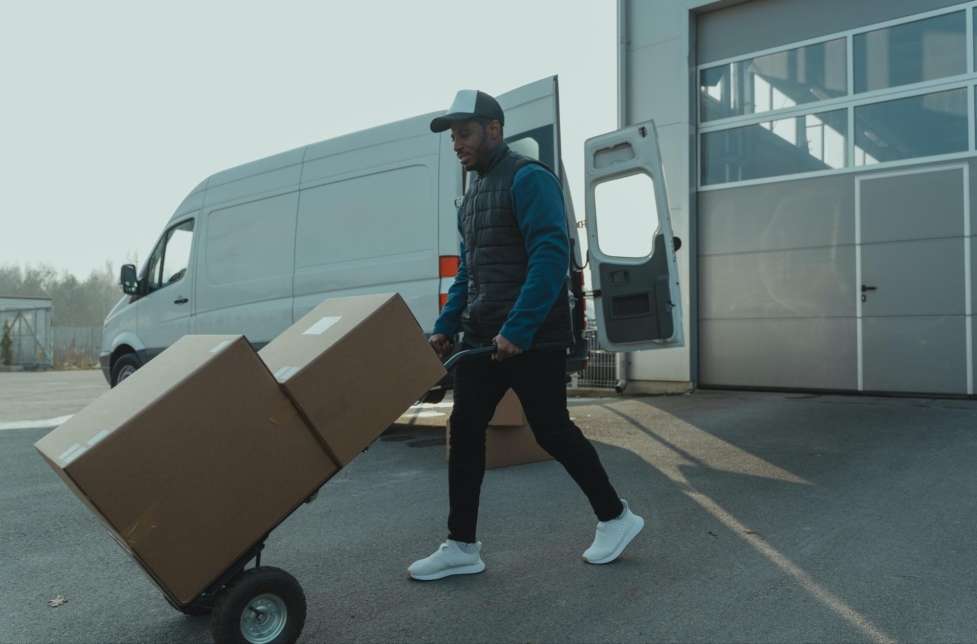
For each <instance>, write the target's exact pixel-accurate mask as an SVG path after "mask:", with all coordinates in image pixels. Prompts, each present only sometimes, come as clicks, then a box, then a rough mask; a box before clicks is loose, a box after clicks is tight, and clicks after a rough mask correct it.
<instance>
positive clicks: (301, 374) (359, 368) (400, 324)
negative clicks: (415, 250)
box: [260, 294, 445, 465]
mask: <svg viewBox="0 0 977 644" xmlns="http://www.w3.org/2000/svg"><path fill="white" fill-rule="evenodd" d="M260 356H261V358H262V359H263V360H264V361H265V363H266V364H267V365H268V368H269V369H270V370H271V372H272V373H273V374H275V377H276V378H277V379H278V381H279V382H281V383H282V387H283V388H284V390H285V391H286V392H287V393H288V395H289V396H290V397H291V399H292V400H293V401H294V402H295V404H296V406H297V407H298V408H299V409H300V411H301V412H302V413H303V414H304V415H305V417H306V418H308V420H309V423H310V424H311V425H312V427H314V428H315V430H316V431H317V432H318V433H319V435H320V436H321V437H322V439H323V441H324V442H325V443H326V444H327V445H328V446H329V448H330V451H331V453H332V454H334V455H335V457H336V459H337V460H338V461H339V462H340V463H342V464H343V465H345V464H346V463H348V462H349V461H351V460H352V459H353V458H355V457H356V456H357V455H358V454H359V453H360V452H362V451H363V450H364V449H365V448H366V447H368V446H369V445H370V444H371V443H372V442H373V441H374V440H376V439H377V437H379V436H380V434H382V433H383V431H384V430H385V429H386V428H387V427H389V426H390V425H391V424H392V423H393V422H394V421H395V420H397V418H398V417H399V416H400V415H401V414H402V413H403V412H404V410H405V409H407V408H408V407H410V406H411V405H412V404H414V403H415V402H416V401H417V400H418V399H419V398H420V397H421V396H422V395H423V394H424V392H426V391H427V390H428V389H430V388H431V387H432V386H434V385H435V384H437V382H438V381H439V380H441V378H442V377H444V375H445V371H444V367H443V366H442V365H441V361H440V360H438V357H437V355H436V354H435V353H434V350H433V349H432V348H431V347H430V345H429V344H428V342H427V340H426V339H425V337H424V333H423V331H422V330H421V327H420V326H419V325H418V324H417V320H415V319H414V316H413V314H412V313H411V312H410V309H409V308H408V307H407V304H406V303H405V302H404V300H403V299H402V298H401V297H400V295H397V294H377V295H360V296H354V297H344V298H334V299H329V300H326V301H325V302H323V303H322V304H320V305H319V306H317V307H316V308H314V309H313V310H312V311H311V312H309V313H308V314H307V315H305V316H304V317H303V318H302V319H300V320H299V321H298V322H296V323H295V324H293V325H292V326H291V327H290V328H289V329H288V330H286V331H285V332H284V333H282V334H281V335H279V336H278V337H277V338H275V339H274V340H273V341H272V342H270V343H269V344H268V345H267V346H265V347H264V348H263V349H262V350H261V351H260Z"/></svg>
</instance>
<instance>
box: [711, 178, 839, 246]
mask: <svg viewBox="0 0 977 644" xmlns="http://www.w3.org/2000/svg"><path fill="white" fill-rule="evenodd" d="M854 194H855V193H854V181H853V180H852V177H851V176H837V177H823V178H819V179H811V180H805V181H789V182H782V183H770V184H763V185H758V186H749V187H744V188H732V189H728V190H715V191H704V192H700V193H699V202H698V207H699V254H700V255H716V254H724V253H743V252H753V251H770V250H787V249H793V248H814V247H819V246H837V245H845V244H854V243H855V224H854V221H855V220H854V211H855V208H854Z"/></svg>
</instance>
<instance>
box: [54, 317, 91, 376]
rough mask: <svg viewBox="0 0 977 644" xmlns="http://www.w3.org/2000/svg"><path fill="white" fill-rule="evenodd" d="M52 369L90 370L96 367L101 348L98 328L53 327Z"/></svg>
mask: <svg viewBox="0 0 977 644" xmlns="http://www.w3.org/2000/svg"><path fill="white" fill-rule="evenodd" d="M51 335H52V336H53V337H54V367H55V368H56V369H63V368H71V367H74V368H80V369H90V368H93V367H97V366H98V354H99V351H100V349H101V347H102V327H100V326H53V327H51Z"/></svg>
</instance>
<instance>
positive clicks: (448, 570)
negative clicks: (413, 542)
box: [407, 539, 485, 581]
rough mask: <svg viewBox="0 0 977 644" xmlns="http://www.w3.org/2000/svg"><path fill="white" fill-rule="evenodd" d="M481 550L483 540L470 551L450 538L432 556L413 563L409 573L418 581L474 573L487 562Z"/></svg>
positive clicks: (483, 567) (482, 568)
mask: <svg viewBox="0 0 977 644" xmlns="http://www.w3.org/2000/svg"><path fill="white" fill-rule="evenodd" d="M481 550H482V542H481V541H479V542H478V543H476V544H475V547H474V548H473V549H472V551H471V552H470V553H469V552H465V551H464V550H462V549H461V548H460V547H459V546H458V542H457V541H452V540H451V539H448V540H447V541H445V542H444V543H442V544H441V545H440V546H439V547H438V549H437V550H435V551H434V554H432V555H431V556H430V557H426V558H424V559H421V560H419V561H415V562H414V563H412V564H411V565H410V567H409V568H408V569H407V573H408V574H409V575H410V577H411V579H417V580H418V581H434V580H435V579H443V578H445V577H450V576H451V575H474V574H475V573H479V572H482V571H483V570H485V562H483V561H482V557H481V555H480V554H479V553H480V552H481Z"/></svg>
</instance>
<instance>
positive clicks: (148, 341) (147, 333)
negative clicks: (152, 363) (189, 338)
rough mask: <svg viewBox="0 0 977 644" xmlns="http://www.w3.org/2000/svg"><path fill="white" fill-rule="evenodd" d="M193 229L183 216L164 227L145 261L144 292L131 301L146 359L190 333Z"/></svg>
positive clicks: (188, 220) (192, 223) (192, 225)
mask: <svg viewBox="0 0 977 644" xmlns="http://www.w3.org/2000/svg"><path fill="white" fill-rule="evenodd" d="M193 228H194V220H193V219H187V220H186V221H183V222H180V223H178V224H176V225H175V226H172V227H170V228H169V229H167V230H166V232H165V233H163V236H162V237H160V240H159V242H158V243H157V244H156V248H154V249H153V254H152V255H151V256H150V258H149V261H148V262H147V263H146V269H145V272H144V273H143V276H142V284H143V288H144V289H145V291H144V292H145V295H143V296H141V297H140V299H139V300H138V301H137V302H135V303H134V304H135V306H137V307H139V308H138V311H139V313H138V316H137V319H138V322H137V328H138V333H139V337H140V339H141V340H142V342H143V344H144V345H145V347H146V354H147V355H146V356H144V357H145V358H146V359H151V358H153V357H154V356H155V355H156V354H158V353H160V352H161V351H163V350H164V349H166V347H168V346H170V345H171V344H173V343H174V342H176V341H177V340H179V339H180V338H181V337H183V336H184V335H186V334H187V333H189V332H190V313H191V311H192V306H193V303H192V302H191V301H190V298H191V296H192V295H193V284H192V275H190V272H191V271H190V258H191V257H192V255H191V251H192V249H193Z"/></svg>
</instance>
